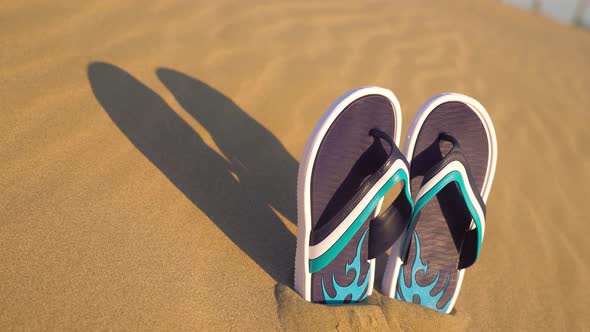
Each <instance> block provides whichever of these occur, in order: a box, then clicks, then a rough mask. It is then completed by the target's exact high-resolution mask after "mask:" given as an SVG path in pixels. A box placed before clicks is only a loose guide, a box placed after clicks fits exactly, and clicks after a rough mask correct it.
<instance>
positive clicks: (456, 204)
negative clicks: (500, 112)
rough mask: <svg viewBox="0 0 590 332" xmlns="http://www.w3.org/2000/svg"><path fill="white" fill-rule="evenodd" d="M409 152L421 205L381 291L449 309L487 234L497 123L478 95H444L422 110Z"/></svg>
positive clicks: (413, 189) (416, 199)
mask: <svg viewBox="0 0 590 332" xmlns="http://www.w3.org/2000/svg"><path fill="white" fill-rule="evenodd" d="M404 153H405V155H406V156H407V158H408V160H410V165H411V166H410V176H411V185H410V188H411V192H412V197H414V202H415V209H414V211H413V213H412V218H411V221H410V224H409V225H408V230H407V232H406V234H405V235H404V236H403V237H402V238H400V240H399V241H397V242H396V243H395V244H394V245H393V248H392V251H391V255H390V257H389V259H388V263H387V267H386V270H385V274H384V278H383V285H382V286H383V287H382V288H383V292H384V294H385V295H387V296H389V297H394V296H395V298H396V299H399V300H403V301H406V302H410V303H416V304H420V305H422V306H425V307H428V308H431V309H434V310H437V311H440V312H444V313H450V312H451V310H452V309H453V306H454V305H455V301H456V300H457V296H458V295H459V291H460V289H461V283H462V281H463V276H464V274H465V269H466V268H467V267H469V266H471V265H472V264H473V263H475V262H476V261H477V259H478V257H479V252H480V248H481V244H482V241H483V237H484V231H485V212H486V207H485V202H486V200H487V197H488V194H489V192H490V189H491V187H492V182H493V179H494V173H495V170H496V159H497V143H496V133H495V130H494V126H493V124H492V121H491V119H490V117H489V115H488V113H487V112H486V110H485V108H484V107H483V106H482V105H481V104H480V103H479V102H477V101H476V100H474V99H473V98H470V97H467V96H464V95H461V94H454V93H449V94H442V95H438V96H435V97H433V98H431V99H430V100H429V101H427V102H426V104H424V105H423V106H422V108H421V109H420V110H419V111H418V114H416V116H415V118H414V120H413V121H412V124H411V127H410V130H409V132H408V137H407V139H406V142H405V145H404Z"/></svg>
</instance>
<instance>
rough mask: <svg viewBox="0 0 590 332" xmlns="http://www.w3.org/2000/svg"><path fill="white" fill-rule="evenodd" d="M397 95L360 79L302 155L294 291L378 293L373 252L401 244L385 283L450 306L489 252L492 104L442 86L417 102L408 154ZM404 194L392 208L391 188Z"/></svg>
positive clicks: (392, 292)
mask: <svg viewBox="0 0 590 332" xmlns="http://www.w3.org/2000/svg"><path fill="white" fill-rule="evenodd" d="M400 136H401V110H400V105H399V102H398V100H397V99H396V97H395V95H394V94H393V93H392V92H391V91H389V90H387V89H383V88H378V87H362V88H358V89H354V90H351V91H349V92H347V93H346V94H344V95H343V96H342V97H340V98H339V99H338V100H336V102H334V104H332V106H330V108H329V109H328V111H327V112H326V113H325V114H324V115H323V116H322V118H321V119H320V121H319V123H318V124H317V125H316V127H315V129H314V131H313V133H312V135H311V137H310V138H309V140H308V142H307V145H306V147H305V151H304V153H303V157H302V159H301V162H300V167H299V174H298V183H297V199H298V202H297V208H298V234H297V252H296V258H295V289H296V290H297V292H298V293H299V294H301V296H303V297H304V298H305V300H307V301H311V302H318V303H328V304H341V303H354V302H360V301H362V300H364V299H365V298H366V297H367V296H369V295H371V293H372V291H373V281H374V278H375V258H376V257H378V256H379V255H381V254H383V253H384V252H385V251H386V250H388V249H389V248H392V249H391V252H390V255H389V259H388V262H387V266H386V268H385V274H384V276H383V284H382V292H383V293H384V295H386V296H389V297H394V298H396V299H399V300H403V301H407V302H411V303H416V304H420V305H422V306H426V307H429V308H432V309H435V310H437V311H440V312H445V313H449V312H451V310H452V309H453V306H454V303H455V301H456V299H457V296H458V294H459V290H460V289H461V283H462V280H463V276H464V273H465V269H466V268H467V267H469V266H471V265H472V264H473V263H475V262H476V260H477V259H478V257H479V252H480V248H481V245H482V241H483V236H484V230H485V201H486V199H487V196H488V194H489V192H490V188H491V185H492V181H493V178H494V172H495V167H496V158H497V143H496V135H495V131H494V126H493V124H492V122H491V120H490V117H489V115H488V113H487V112H486V110H485V109H484V107H483V106H482V105H481V104H480V103H478V102H477V101H476V100H474V99H473V98H470V97H467V96H464V95H460V94H454V93H449V94H441V95H438V96H435V97H433V98H431V99H430V100H428V101H427V102H426V103H425V104H424V105H423V106H422V108H421V109H420V110H419V111H418V113H417V114H416V116H415V117H414V120H413V121H412V124H411V127H410V129H409V131H408V136H407V138H406V140H405V145H404V151H403V153H402V152H401V151H400V150H399V148H398V145H399V141H400ZM397 183H400V184H401V187H402V189H401V192H400V194H399V195H398V196H397V198H396V199H395V200H394V201H393V203H391V205H389V206H388V207H386V208H385V209H383V211H381V205H382V202H383V197H384V196H385V194H386V193H387V192H388V191H389V190H390V189H391V188H392V187H393V186H394V185H395V184H397Z"/></svg>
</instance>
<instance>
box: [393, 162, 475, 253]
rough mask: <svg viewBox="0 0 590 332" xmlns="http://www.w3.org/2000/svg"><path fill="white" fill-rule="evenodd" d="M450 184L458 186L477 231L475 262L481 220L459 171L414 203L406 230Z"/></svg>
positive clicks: (451, 174) (446, 176)
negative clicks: (423, 209) (419, 213)
mask: <svg viewBox="0 0 590 332" xmlns="http://www.w3.org/2000/svg"><path fill="white" fill-rule="evenodd" d="M451 182H456V183H457V184H458V185H459V188H460V190H461V194H462V196H463V199H464V200H465V203H466V205H467V208H468V209H469V213H471V217H472V218H473V220H474V221H475V229H476V231H477V250H476V255H475V261H477V259H478V258H479V251H480V249H481V243H482V240H483V238H482V232H481V227H482V220H480V219H479V215H478V214H477V211H476V210H475V207H474V206H473V202H471V200H470V199H469V195H468V194H467V188H466V187H465V183H464V182H463V176H462V175H461V173H460V172H459V171H451V172H449V174H447V175H445V176H444V177H443V178H442V179H441V180H440V181H439V182H438V183H437V184H436V185H434V187H432V188H431V189H430V190H429V191H428V192H427V193H426V194H424V196H422V197H421V198H420V199H419V200H418V201H417V202H416V205H415V209H414V212H413V214H412V219H411V220H410V224H409V225H408V229H412V225H413V224H414V222H416V220H415V219H416V216H417V215H418V212H419V211H420V210H421V209H422V208H423V207H424V206H425V205H426V204H427V203H428V202H429V201H430V200H431V199H432V198H433V197H434V196H436V194H438V193H439V192H440V191H441V190H442V189H443V188H444V187H446V186H447V185H448V184H449V183H451ZM474 194H476V195H477V194H478V193H474ZM408 235H409V234H406V236H405V238H404V245H403V246H402V248H405V247H406V241H407V239H408ZM404 254H405V253H404Z"/></svg>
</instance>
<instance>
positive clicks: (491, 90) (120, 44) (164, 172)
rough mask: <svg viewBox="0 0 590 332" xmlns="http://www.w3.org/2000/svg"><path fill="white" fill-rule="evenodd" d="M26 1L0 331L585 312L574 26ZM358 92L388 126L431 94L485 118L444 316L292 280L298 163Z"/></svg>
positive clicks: (461, 9)
mask: <svg viewBox="0 0 590 332" xmlns="http://www.w3.org/2000/svg"><path fill="white" fill-rule="evenodd" d="M44 3H45V4H41V3H40V4H33V3H26V4H25V3H22V2H20V1H14V2H11V3H4V4H2V6H1V8H0V49H1V51H0V100H1V103H2V106H1V111H2V113H1V114H2V119H1V121H0V188H1V189H0V295H1V296H0V330H6V329H10V328H19V329H20V328H26V329H30V328H32V329H37V328H42V327H45V328H49V329H56V330H60V329H64V328H75V329H99V328H100V329H104V328H107V327H108V328H113V329H128V330H135V329H141V330H144V329H161V328H162V329H199V330H220V329H224V330H225V329H234V330H260V331H266V330H276V329H280V328H285V329H287V330H291V329H302V330H305V329H309V330H311V329H313V330H331V329H340V330H349V329H364V330H368V329H373V330H380V329H381V330H386V329H393V330H395V329H403V330H429V329H432V328H435V327H439V328H451V329H456V330H471V329H481V328H495V329H503V328H508V329H519V330H538V329H551V330H562V329H575V330H580V329H583V328H588V326H589V325H590V322H589V315H590V312H589V308H590V291H589V288H588V284H589V283H590V277H589V276H588V274H589V273H590V269H589V266H590V260H589V255H590V244H589V243H590V241H588V239H587V234H588V232H590V222H589V220H588V219H589V217H588V216H589V215H590V208H589V207H588V206H589V204H588V203H587V202H586V200H587V198H588V197H589V195H590V190H589V189H588V188H589V186H590V180H589V179H590V148H589V146H590V145H589V143H590V129H588V125H589V124H590V33H588V32H584V31H581V30H577V29H574V28H571V27H565V26H561V25H558V24H557V23H554V22H552V21H550V20H549V19H546V18H543V17H538V16H534V15H531V14H528V13H524V12H520V11H519V10H517V9H514V8H510V7H507V6H504V5H501V4H500V3H499V2H497V1H489V0H488V1H478V2H477V4H473V3H475V2H474V1H468V0H462V1H460V0H457V1H445V2H444V4H443V3H439V2H438V1H426V0H421V1H341V0H339V1H333V2H323V3H316V2H315V1H309V2H304V1H296V2H291V3H287V2H282V1H256V2H254V1H252V2H249V3H248V4H245V3H244V2H234V3H229V2H221V1H206V2H200V3H199V2H192V1H178V2H177V3H172V2H171V1H155V2H150V3H144V2H137V3H135V4H122V3H123V2H122V1H112V0H109V1H100V2H98V3H96V4H92V5H90V4H86V2H85V1H53V2H51V3H47V2H44ZM125 3H126V2H125ZM359 85H379V86H384V87H387V88H390V89H392V90H393V91H394V92H395V93H396V94H397V97H398V98H399V100H400V101H401V104H402V110H403V115H404V121H403V122H404V130H405V129H406V128H407V126H408V124H409V121H410V120H411V118H412V116H413V114H414V112H415V110H417V109H418V108H419V106H420V105H421V104H422V103H423V102H424V101H425V100H426V99H427V98H429V97H430V96H432V95H434V94H437V93H440V92H445V91H456V92H462V93H465V94H468V95H471V96H473V97H475V98H477V99H478V100H480V101H481V102H482V103H483V104H484V105H485V106H486V107H487V109H488V111H489V112H490V114H491V117H492V119H493V120H494V122H495V126H496V131H497V134H498V141H499V160H498V169H497V173H496V181H495V184H494V187H493V188H492V193H491V196H490V199H489V201H488V203H489V204H488V227H487V230H486V242H485V243H484V247H483V250H482V256H481V258H480V260H479V262H478V264H476V265H475V266H473V267H472V268H470V270H469V271H468V272H467V274H466V278H465V282H464V287H463V290H462V293H461V296H460V297H459V300H458V302H457V305H456V310H455V313H454V314H453V315H450V316H444V315H440V314H437V313H435V312H432V311H428V310H424V309H422V308H419V307H417V306H414V305H409V304H403V303H400V302H397V301H393V300H390V299H387V298H384V297H382V296H381V295H379V294H378V292H377V293H376V294H375V295H373V296H372V297H371V298H370V299H369V300H368V301H367V303H365V304H362V305H355V306H341V307H328V306H323V305H314V304H308V303H306V302H304V301H303V300H302V299H301V298H300V297H299V296H298V295H296V293H295V292H294V291H293V290H292V288H291V287H292V279H293V277H292V273H293V260H294V254H295V236H294V234H295V231H296V227H297V226H296V211H295V184H296V173H297V167H298V159H299V156H300V155H301V153H302V150H303V146H304V144H305V141H306V139H307V136H308V135H309V134H310V132H311V129H312V128H313V126H314V124H315V122H316V121H317V120H318V118H319V117H320V115H321V114H322V112H323V111H324V110H325V109H326V108H327V107H328V106H329V104H330V103H331V102H332V101H333V100H334V99H335V98H336V97H338V96H339V95H340V94H341V93H343V92H345V91H346V90H348V89H349V88H352V87H355V86H359ZM384 262H385V260H384V259H381V260H380V263H381V264H384ZM381 269H382V268H381Z"/></svg>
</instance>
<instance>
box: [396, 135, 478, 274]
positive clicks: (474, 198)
mask: <svg viewBox="0 0 590 332" xmlns="http://www.w3.org/2000/svg"><path fill="white" fill-rule="evenodd" d="M439 140H441V141H447V142H450V143H452V144H453V148H452V149H451V150H450V151H449V153H448V154H447V155H446V156H445V157H444V158H443V159H442V160H441V161H440V162H438V163H437V164H435V165H434V166H433V167H432V168H431V169H430V170H429V171H428V172H427V173H426V175H425V176H424V180H423V185H422V187H421V188H420V190H419V191H418V194H417V196H416V204H415V208H414V211H413V214H412V218H411V221H410V224H409V226H408V232H407V233H406V235H405V239H404V242H403V244H402V252H401V258H402V261H404V262H405V261H406V258H407V255H408V249H409V247H410V243H411V241H412V237H411V235H412V234H414V230H415V229H416V220H417V219H418V216H419V215H420V210H422V208H424V206H426V204H427V203H428V202H429V201H430V200H431V199H432V198H434V197H436V195H437V194H438V193H439V192H440V191H441V190H442V189H443V188H445V187H446V186H447V185H450V184H452V183H455V184H456V185H457V187H458V188H459V192H460V195H459V196H458V197H457V199H462V200H464V201H465V205H466V206H467V209H468V210H469V213H470V215H471V217H472V218H473V219H472V222H471V224H470V226H469V228H468V229H466V230H465V236H464V238H463V243H462V245H461V250H460V255H459V263H458V266H457V268H458V269H464V268H466V267H469V266H471V265H472V264H473V263H475V262H476V261H477V258H478V257H479V251H480V248H481V244H482V241H483V236H484V232H485V214H486V207H485V203H484V201H483V199H482V197H481V194H480V192H479V190H478V189H477V188H476V187H475V181H474V180H473V176H472V175H471V169H470V167H469V163H468V162H467V160H466V159H465V156H464V154H463V152H462V151H461V147H460V145H459V143H458V142H457V140H455V138H453V137H452V136H450V135H447V134H445V133H442V134H440V136H439Z"/></svg>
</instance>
